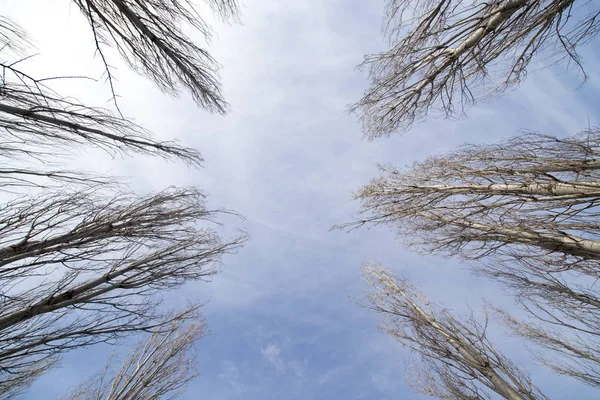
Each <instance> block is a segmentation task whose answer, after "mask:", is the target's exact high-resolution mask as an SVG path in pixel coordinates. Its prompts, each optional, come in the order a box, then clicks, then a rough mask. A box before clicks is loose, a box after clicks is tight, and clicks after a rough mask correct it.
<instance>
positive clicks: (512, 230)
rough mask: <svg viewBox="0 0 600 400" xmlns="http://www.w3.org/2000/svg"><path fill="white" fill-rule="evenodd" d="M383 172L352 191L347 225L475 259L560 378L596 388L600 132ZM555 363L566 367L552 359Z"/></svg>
mask: <svg viewBox="0 0 600 400" xmlns="http://www.w3.org/2000/svg"><path fill="white" fill-rule="evenodd" d="M382 169H383V171H384V172H385V176H383V177H381V178H379V179H376V180H374V181H372V182H371V183H370V184H369V185H367V186H366V187H364V188H363V189H362V190H361V191H360V192H359V193H358V195H357V198H358V199H360V200H361V201H362V204H363V209H362V216H361V217H360V218H359V220H358V221H356V222H354V223H351V224H349V225H347V226H359V225H362V224H387V225H390V226H391V227H392V228H393V229H394V230H396V231H397V232H398V234H399V235H400V236H401V237H402V238H403V239H405V241H406V243H407V244H408V245H409V246H412V247H414V248H416V249H418V250H422V251H426V252H428V253H429V252H433V253H439V254H443V255H458V256H460V257H462V258H463V259H467V260H478V261H479V262H478V263H476V264H474V265H473V268H474V269H475V271H476V272H477V273H478V274H482V275H485V276H487V277H491V278H492V279H496V280H499V281H501V282H502V283H504V284H505V285H506V286H508V287H509V288H511V289H512V290H513V292H514V293H515V294H516V296H517V300H518V301H519V302H520V303H521V305H522V306H523V307H524V308H525V310H526V311H528V312H529V314H530V315H531V316H533V317H535V319H537V320H538V322H539V323H540V324H538V325H535V324H532V323H531V322H530V321H529V322H526V323H524V322H520V321H517V320H516V319H515V318H512V317H510V315H508V314H506V313H502V312H501V314H502V315H503V317H504V320H505V321H506V322H507V323H508V325H509V326H510V327H511V328H513V331H514V332H515V333H517V334H519V335H522V336H525V337H527V338H529V339H532V340H533V341H534V342H535V343H537V344H539V345H541V346H544V347H546V348H549V349H551V350H554V351H555V353H554V354H555V355H556V354H558V355H562V356H563V357H562V358H560V357H554V358H553V359H552V360H550V359H545V363H546V364H548V365H549V366H551V367H552V368H553V369H554V370H555V371H557V372H560V373H562V374H567V375H571V376H574V377H577V378H579V379H581V380H583V381H585V382H586V383H589V384H592V385H598V384H600V340H599V339H600V337H599V335H600V322H599V321H600V319H599V318H598V317H599V316H600V308H599V306H600V293H599V292H598V289H597V288H596V287H595V283H596V281H597V280H598V278H600V269H599V268H598V266H599V260H600V237H599V236H598V232H600V226H599V225H598V220H599V217H600V214H599V212H598V210H597V209H596V207H597V205H598V203H599V202H600V130H598V129H590V130H587V131H584V132H582V133H580V134H578V135H575V136H573V137H570V138H566V139H558V138H556V137H553V136H547V135H541V134H535V133H530V134H525V135H521V136H519V137H516V138H513V139H511V140H509V141H507V142H503V143H499V144H497V145H490V146H465V147H463V148H462V149H460V150H458V151H454V152H451V153H448V154H444V155H440V156H432V157H429V158H428V159H427V160H425V161H424V162H418V163H415V164H414V165H413V166H412V167H411V168H409V169H407V170H398V169H396V168H394V167H391V166H387V167H383V168H382ZM559 360H562V361H559Z"/></svg>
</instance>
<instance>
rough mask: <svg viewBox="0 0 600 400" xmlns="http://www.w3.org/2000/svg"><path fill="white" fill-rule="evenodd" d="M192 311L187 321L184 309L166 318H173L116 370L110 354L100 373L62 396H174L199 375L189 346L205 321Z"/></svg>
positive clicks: (88, 399)
mask: <svg viewBox="0 0 600 400" xmlns="http://www.w3.org/2000/svg"><path fill="white" fill-rule="evenodd" d="M195 314H196V315H193V322H191V323H189V324H187V325H186V321H187V320H188V319H189V315H188V313H187V312H183V313H181V314H179V315H178V316H180V318H178V316H175V317H174V318H169V319H170V320H172V321H173V322H171V323H170V324H168V325H166V326H165V328H164V330H162V331H158V332H155V333H153V334H151V335H150V338H149V339H148V340H147V341H145V342H141V343H140V344H139V345H138V346H137V347H136V348H135V349H134V350H133V351H132V352H131V353H130V354H129V355H128V356H127V357H126V358H125V359H124V360H123V363H122V365H121V367H120V369H119V370H117V371H111V367H112V365H111V363H112V357H111V360H109V362H108V363H107V365H106V367H105V369H104V371H103V373H102V374H100V375H98V376H96V377H94V378H92V379H90V380H89V381H87V382H84V383H82V384H81V385H79V386H78V387H77V388H76V389H75V390H73V391H72V392H71V393H70V394H69V395H68V396H66V397H65V400H96V399H101V398H102V399H106V400H135V399H159V398H160V399H175V398H177V396H178V395H180V394H181V393H182V392H183V390H185V386H186V385H187V384H188V383H189V382H190V381H191V380H192V379H193V378H195V377H196V376H197V375H198V373H197V366H196V362H195V358H194V352H193V347H192V346H193V345H194V343H195V342H196V341H197V340H198V339H200V338H201V337H202V336H204V334H205V330H206V325H205V323H204V321H203V320H202V319H201V317H200V315H199V314H197V313H195Z"/></svg>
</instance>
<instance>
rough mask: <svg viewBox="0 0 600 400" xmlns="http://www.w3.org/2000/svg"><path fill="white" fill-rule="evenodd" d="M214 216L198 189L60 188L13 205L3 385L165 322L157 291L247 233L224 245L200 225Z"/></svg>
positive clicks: (207, 265) (200, 273)
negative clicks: (109, 193)
mask: <svg viewBox="0 0 600 400" xmlns="http://www.w3.org/2000/svg"><path fill="white" fill-rule="evenodd" d="M215 214H216V211H210V210H207V209H206V208H205V206H204V204H203V196H202V194H201V193H199V192H197V191H195V190H191V189H170V190H167V191H164V192H162V193H158V194H156V195H151V196H148V197H141V198H139V197H136V196H134V195H129V196H126V195H123V194H121V195H119V196H117V197H114V198H112V199H106V196H105V195H103V194H99V193H93V192H92V193H90V192H82V193H64V192H62V193H49V194H48V195H47V197H44V198H41V199H30V198H25V199H18V200H16V201H13V202H10V203H8V204H7V205H6V207H5V208H4V210H3V212H2V231H1V232H0V234H1V236H2V243H1V247H2V248H1V249H0V260H1V262H0V292H1V297H2V298H1V303H2V311H1V312H0V344H1V346H0V366H1V367H2V371H3V372H4V373H3V374H0V387H11V385H13V384H14V382H15V381H14V380H15V379H17V380H18V382H20V381H21V380H22V379H23V378H21V376H25V377H26V376H30V375H32V373H33V372H35V371H37V369H38V368H39V366H40V365H43V366H45V365H49V364H51V363H52V362H53V361H54V360H56V359H57V356H59V355H60V354H61V353H63V352H64V351H67V350H69V349H73V348H77V347H81V346H87V345H91V344H94V343H98V342H105V341H109V342H113V341H114V340H116V339H118V338H119V337H121V336H123V335H125V334H128V333H132V332H136V331H145V330H153V329H157V328H160V327H161V326H162V325H163V324H164V323H165V322H164V321H163V322H161V321H160V320H161V319H162V315H161V313H160V312H159V311H158V309H157V306H158V304H159V303H160V297H157V296H156V295H157V293H159V292H160V291H164V290H166V289H170V288H173V287H177V286H180V285H182V284H183V283H185V282H189V281H193V280H198V279H206V278H207V277H209V276H210V275H212V274H214V273H215V272H216V268H217V267H218V264H219V262H220V259H221V257H222V255H223V254H226V253H229V252H231V251H234V250H235V249H236V248H237V247H238V246H240V245H241V244H242V242H243V241H244V239H245V238H244V236H240V237H238V238H235V239H233V240H231V241H229V242H225V243H222V242H221V240H220V239H219V237H218V236H217V235H216V234H215V233H214V232H213V231H212V230H210V229H207V228H203V227H202V226H201V225H199V223H200V222H202V221H206V220H210V219H212V218H213V217H214V216H215ZM190 312H191V311H190ZM180 317H181V316H179V317H178V318H180ZM32 371H33V372H32Z"/></svg>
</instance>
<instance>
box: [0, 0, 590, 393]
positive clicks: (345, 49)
mask: <svg viewBox="0 0 600 400" xmlns="http://www.w3.org/2000/svg"><path fill="white" fill-rule="evenodd" d="M2 5H3V7H4V8H3V9H7V10H8V14H9V15H12V16H13V17H14V18H15V19H16V20H18V21H19V22H20V23H21V24H22V25H23V26H24V27H25V28H26V29H28V30H29V31H30V32H31V35H32V38H33V39H34V40H35V43H36V44H37V46H38V48H39V51H40V55H39V56H38V57H36V58H35V59H34V60H32V61H31V62H30V63H29V64H28V65H27V66H28V67H29V68H31V70H37V71H39V72H40V73H43V74H44V75H47V76H49V75H53V74H60V75H64V74H73V75H90V76H94V77H99V76H100V74H101V65H100V64H99V63H98V61H97V60H94V58H93V55H94V54H93V45H92V38H91V36H90V32H89V29H88V28H87V27H86V25H85V21H84V20H83V19H82V18H81V16H80V15H79V11H78V10H77V9H76V8H75V7H74V6H69V2H68V1H66V0H60V1H59V0H43V1H42V0H37V1H28V2H20V1H14V0H12V1H9V0H5V1H2ZM382 9H383V2H382V1H375V0H366V1H340V0H329V1H324V0H305V1H302V2H297V1H290V0H285V1H278V2H274V1H267V0H245V1H244V6H243V10H242V12H243V16H242V21H243V23H242V24H231V25H223V24H216V25H215V30H216V33H217V35H216V37H215V38H214V39H213V40H212V42H211V44H210V47H209V48H210V51H211V52H212V54H213V56H215V58H217V60H218V61H219V62H220V63H221V64H222V65H223V69H222V71H221V76H222V81H223V85H224V93H225V97H226V99H227V100H228V101H229V102H230V103H231V113H230V114H229V115H227V116H225V117H223V116H215V115H210V114H208V113H206V112H205V111H203V110H201V109H198V108H197V107H196V105H195V104H194V103H193V102H192V101H191V99H190V98H189V97H188V96H187V95H186V94H182V96H181V97H180V98H178V99H174V98H170V97H168V96H165V95H163V94H161V93H160V92H159V91H158V90H157V89H156V88H155V87H154V86H153V85H152V84H151V83H150V82H148V81H146V80H144V79H143V78H141V77H138V76H136V75H135V74H133V73H132V72H130V71H129V70H128V69H127V68H126V67H124V66H122V65H121V66H120V67H119V70H118V73H117V76H118V78H119V82H118V83H117V88H118V89H117V91H118V92H119V93H120V94H121V95H122V98H121V100H120V106H121V108H122V110H123V112H124V114H125V115H127V116H130V117H132V118H133V119H135V121H136V122H139V123H141V124H143V125H144V126H145V127H147V128H149V129H151V130H152V131H153V132H155V133H156V136H157V137H159V138H161V139H171V138H178V139H179V140H180V141H181V142H182V143H184V144H185V145H188V146H192V147H195V148H198V149H199V150H200V151H202V153H203V156H204V158H205V159H206V162H205V167H204V168H202V169H199V170H193V169H189V168H187V167H185V166H183V165H179V164H176V163H171V162H165V161H162V160H157V159H151V158H145V157H136V158H124V159H115V160H112V159H110V158H108V157H107V156H106V155H103V154H99V153H95V152H93V151H90V152H88V153H85V154H82V155H81V157H79V158H76V159H75V160H74V163H75V164H77V165H79V166H81V167H82V168H86V169H89V170H94V171H96V172H105V173H109V174H115V175H119V176H126V177H128V178H129V179H130V181H131V182H132V186H133V187H134V188H135V189H136V190H138V191H139V192H146V191H151V190H159V189H161V188H163V187H165V186H167V185H198V186H200V187H201V188H203V189H204V190H205V191H206V192H207V193H208V194H209V195H210V197H209V205H210V206H213V207H226V208H231V209H235V210H237V211H238V212H239V213H241V214H242V215H244V216H245V218H246V219H245V220H240V219H236V218H224V219H223V222H225V223H226V228H224V229H223V234H224V235H233V234H235V229H237V228H243V229H246V230H247V231H248V232H249V233H250V235H251V237H252V240H251V241H250V242H248V243H247V244H246V246H245V247H244V248H243V249H242V250H240V251H239V253H238V254H236V255H232V256H229V257H227V258H226V259H225V265H224V266H223V271H222V273H221V274H219V275H217V276H216V277H215V278H214V279H213V281H212V282H210V283H196V284H193V285H188V286H186V287H184V288H182V289H180V290H177V291H174V292H171V293H166V294H165V295H164V300H165V304H166V305H169V306H173V307H175V306H177V305H178V304H183V303H184V302H186V301H188V300H191V301H205V302H207V304H206V306H205V307H204V313H205V316H206V319H207V322H208V324H209V328H210V332H211V333H210V335H209V336H208V337H206V338H204V339H202V340H200V341H199V342H198V343H197V345H196V350H197V354H198V359H199V363H200V370H201V376H200V377H199V378H198V379H197V380H195V381H194V382H193V383H192V384H191V385H190V387H189V389H188V391H187V392H186V393H185V395H184V396H183V397H182V398H183V399H197V398H202V399H247V400H253V399H264V400H269V399H282V400H284V399H413V398H414V399H418V398H421V397H420V396H417V395H415V394H413V393H412V392H411V391H410V390H409V388H408V387H407V386H406V384H405V383H404V378H403V376H404V372H403V367H404V365H405V358H406V357H407V356H409V354H408V353H407V352H406V351H405V350H404V349H402V347H400V346H399V345H397V344H396V343H395V342H394V341H393V340H392V339H390V338H388V337H386V336H384V335H383V334H381V333H380V332H379V331H378V330H377V322H378V319H379V318H378V316H376V315H373V314H372V313H370V312H369V311H367V310H365V309H362V308H360V307H358V306H357V305H356V304H354V303H353V302H352V301H351V300H349V298H356V299H360V298H361V296H362V295H363V294H364V293H365V291H366V290H367V289H366V286H365V285H364V284H363V282H362V281H361V275H360V266H361V264H362V263H363V262H365V261H379V262H381V263H382V264H383V265H385V266H387V267H390V268H391V269H393V270H394V271H396V272H398V273H402V274H405V275H406V276H407V277H409V278H411V279H413V280H414V282H415V283H418V284H420V285H421V288H422V289H423V291H424V292H425V293H426V294H427V295H428V296H429V297H430V298H431V299H433V300H436V301H439V302H441V303H443V304H445V305H446V306H448V307H449V308H451V309H453V310H456V311H457V312H461V311H465V310H466V305H467V304H470V305H471V306H473V307H474V308H475V309H477V308H479V305H480V304H481V299H482V298H483V297H485V298H486V299H487V300H488V301H491V302H494V303H495V304H500V305H502V306H505V307H507V308H510V307H513V303H512V301H511V299H510V297H508V296H506V295H505V294H504V293H503V292H502V291H501V290H500V289H499V288H498V287H497V286H495V285H494V284H492V283H489V282H487V281H485V280H483V279H477V278H474V277H472V276H471V275H470V273H469V272H468V271H467V270H466V269H465V268H464V267H462V266H461V265H460V264H459V262H458V261H456V260H448V259H442V258H437V257H431V256H419V255H417V254H414V253H411V252H407V251H405V250H404V249H403V248H402V246H400V245H399V244H398V243H397V241H396V239H395V238H394V237H393V234H392V233H391V232H390V231H388V230H387V229H385V228H372V229H362V230H359V231H354V232H351V233H345V232H340V231H334V232H329V228H330V227H331V226H332V225H334V224H337V223H342V222H346V221H348V220H350V219H351V216H352V214H353V213H354V212H356V210H357V209H358V204H357V203H356V202H355V201H353V200H352V193H353V192H354V191H356V190H357V189H358V188H359V187H360V186H361V185H362V184H365V183H367V182H368V180H369V179H371V178H373V177H375V176H377V173H378V172H377V168H376V164H377V163H386V162H392V163H394V164H396V165H405V164H410V163H411V162H413V161H415V160H420V159H423V158H424V157H426V156H427V155H430V154H434V153H439V152H443V151H447V150H450V149H453V148H455V147H456V146H458V145H460V144H462V143H465V142H475V143H482V142H493V141H497V140H501V139H503V138H507V137H510V136H513V135H515V134H517V133H518V132H519V131H522V130H525V129H528V130H538V131H543V132H546V133H551V134H556V135H560V136H564V135H568V134H572V133H575V132H577V131H579V130H581V129H584V128H585V127H586V126H587V125H588V124H591V125H594V124H596V121H597V119H598V118H597V117H598V110H597V107H595V104H596V103H597V102H598V96H597V93H598V89H599V85H600V81H599V80H598V78H599V71H600V62H599V60H598V59H597V56H596V55H595V54H594V52H593V49H594V48H595V47H596V45H597V44H598V42H597V41H596V42H593V43H591V44H590V45H589V46H588V47H587V48H586V49H585V50H584V56H585V57H584V61H585V63H586V64H585V65H586V68H587V71H588V73H589V75H590V80H589V82H588V83H587V84H586V85H585V86H583V88H582V89H581V90H579V91H577V90H576V88H577V87H578V84H579V81H578V80H577V78H576V77H574V76H573V75H569V74H564V73H563V69H561V68H560V67H559V68H557V69H549V70H548V69H547V70H543V71H533V72H531V73H530V76H529V78H528V80H527V81H526V83H525V84H524V85H522V86H521V87H520V88H519V89H518V90H516V91H513V92H511V93H510V94H508V95H507V96H505V97H502V98H501V99H499V100H497V101H494V102H492V103H488V104H481V105H478V106H477V107H475V108H473V109H471V110H470V111H469V112H468V119H460V120H456V121H447V120H443V119H440V118H430V119H429V120H428V121H427V122H425V123H423V124H419V125H416V126H414V128H413V129H412V130H411V131H410V132H409V133H407V134H405V135H404V136H399V135H398V136H394V137H392V138H389V139H379V140H376V141H374V142H369V141H367V140H364V139H363V138H362V134H361V132H360V124H359V123H358V121H357V118H356V117H355V116H353V115H348V114H347V112H346V106H347V105H348V104H350V103H352V102H353V101H356V100H358V99H359V98H360V96H361V94H362V92H363V91H364V90H365V88H366V86H367V79H366V74H365V73H361V72H358V71H357V70H356V69H355V66H356V65H357V64H358V63H359V62H360V61H361V59H362V56H363V54H365V53H368V52H373V51H377V50H382V49H384V48H385V42H384V41H383V39H382V38H381V30H380V18H381V13H382ZM113 62H114V63H115V64H117V65H119V64H118V61H117V59H116V57H113ZM64 90H68V91H69V93H70V94H72V95H73V96H77V97H80V98H82V99H84V100H89V101H90V102H92V103H94V104H99V105H105V106H108V105H109V104H107V103H106V99H108V98H109V95H108V92H107V88H106V87H105V86H102V85H98V84H94V83H91V82H67V83H64ZM491 335H492V337H493V339H494V340H495V342H496V343H497V344H498V346H499V347H500V348H501V349H502V350H503V351H504V352H505V353H506V354H507V355H509V356H511V357H513V358H514V360H515V361H517V362H519V363H521V365H523V366H525V367H526V368H527V369H529V371H530V372H531V373H532V375H533V378H534V380H535V382H536V383H537V384H538V385H539V386H541V387H542V388H543V389H544V390H545V392H546V393H548V394H551V395H552V397H553V398H554V399H569V398H574V397H576V398H579V399H592V398H595V397H597V395H596V396H595V397H594V393H593V391H592V390H591V389H588V388H586V387H583V386H582V385H580V384H578V383H577V382H574V381H572V380H568V379H563V378H560V377H555V376H553V375H550V374H549V373H548V372H547V371H546V370H544V369H542V368H540V367H538V366H537V365H535V364H533V363H532V361H531V359H530V358H529V357H528V355H527V354H526V353H525V352H524V349H525V347H524V345H523V343H522V342H520V341H519V340H517V339H514V338H510V337H506V336H504V335H503V331H502V329H501V328H497V327H496V328H495V329H494V330H492V331H491ZM111 351H112V349H111V348H108V347H107V346H96V347H92V348H88V349H84V350H80V351H75V352H72V353H70V354H69V355H67V356H66V357H65V358H64V360H63V362H62V363H61V364H60V367H59V368H58V369H57V370H54V371H52V372H50V373H49V374H47V375H46V376H44V377H42V378H41V379H40V380H39V381H38V382H37V383H36V384H35V385H34V386H33V387H32V389H31V391H30V392H29V393H28V394H27V395H26V396H25V399H40V398H44V399H46V398H48V399H52V398H60V396H61V395H62V394H64V393H65V391H66V390H68V388H70V387H72V386H73V385H74V384H76V383H78V382H79V381H80V380H81V379H84V378H87V377H89V376H91V375H92V374H94V373H96V372H97V371H99V370H100V369H101V367H102V366H103V364H104V362H105V361H106V360H107V358H108V356H109V354H110V352H111ZM126 351H127V343H126V344H124V345H123V346H122V347H120V348H119V352H126ZM575 394H576V396H575Z"/></svg>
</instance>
